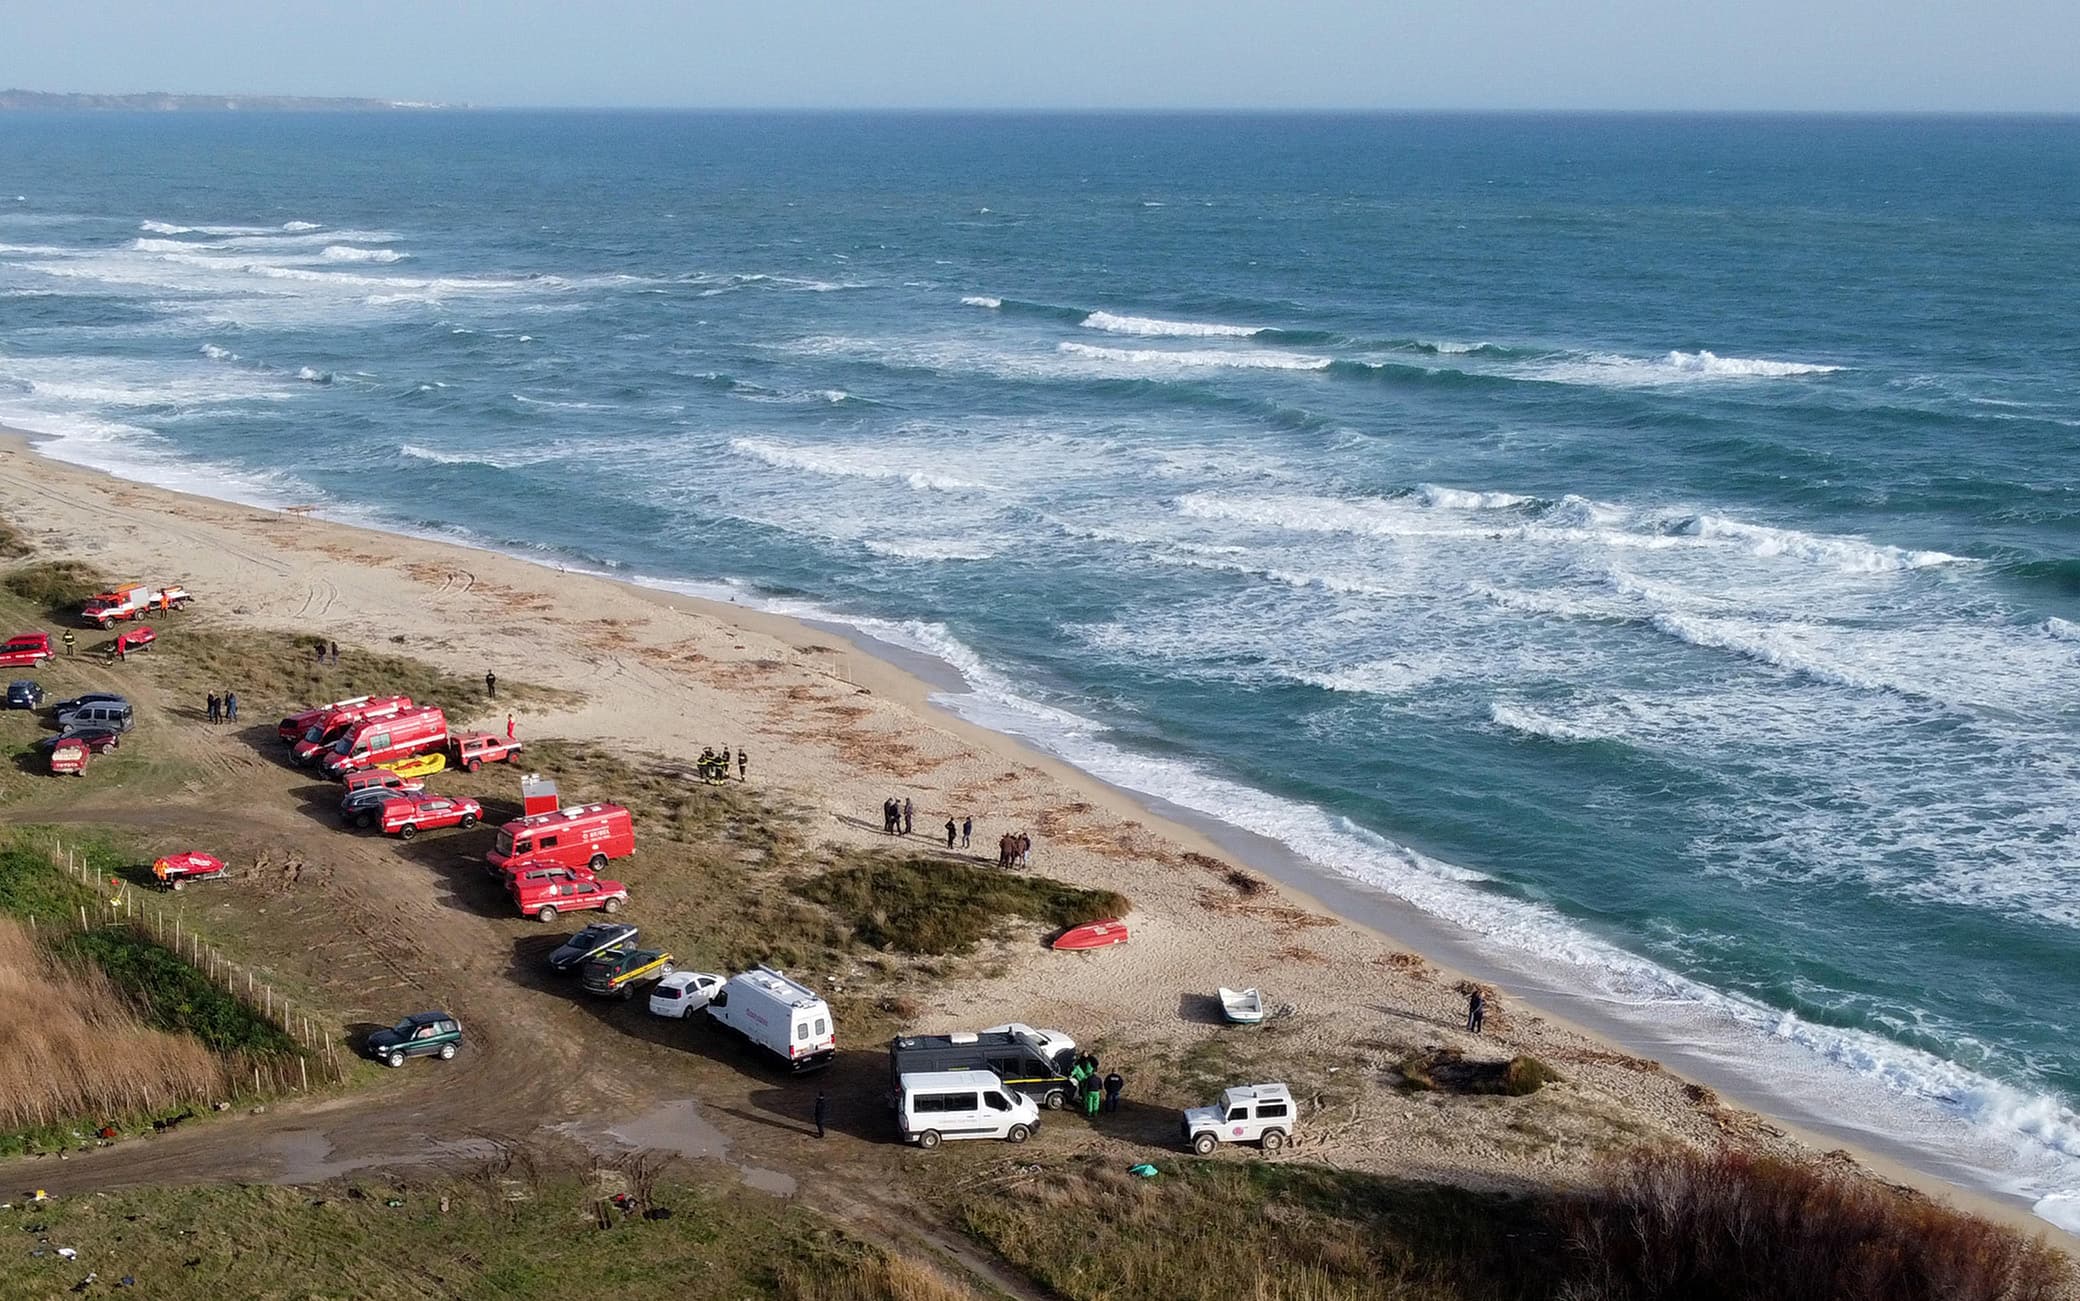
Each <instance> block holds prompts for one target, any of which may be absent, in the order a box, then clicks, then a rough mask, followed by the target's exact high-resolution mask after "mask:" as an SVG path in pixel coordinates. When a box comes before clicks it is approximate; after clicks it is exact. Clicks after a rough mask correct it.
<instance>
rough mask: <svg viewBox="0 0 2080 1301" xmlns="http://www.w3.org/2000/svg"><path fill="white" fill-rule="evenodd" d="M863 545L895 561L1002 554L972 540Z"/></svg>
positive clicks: (892, 540) (876, 540)
mask: <svg viewBox="0 0 2080 1301" xmlns="http://www.w3.org/2000/svg"><path fill="white" fill-rule="evenodd" d="M860 545H861V546H863V547H865V548H866V549H867V550H869V551H871V552H873V553H874V554H875V555H877V556H887V557H889V558H891V559H894V560H931V561H938V560H989V559H991V558H993V557H995V556H996V555H998V554H999V553H998V551H997V550H996V549H995V548H994V547H989V546H984V545H982V544H981V543H978V542H976V541H975V540H974V539H972V538H886V539H883V538H867V539H866V540H864V541H863V542H861V543H860Z"/></svg>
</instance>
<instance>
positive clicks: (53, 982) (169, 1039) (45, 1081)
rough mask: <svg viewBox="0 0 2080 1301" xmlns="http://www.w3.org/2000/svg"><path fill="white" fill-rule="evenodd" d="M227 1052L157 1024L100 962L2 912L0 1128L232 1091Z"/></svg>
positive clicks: (161, 1106) (113, 1113) (169, 1104)
mask: <svg viewBox="0 0 2080 1301" xmlns="http://www.w3.org/2000/svg"><path fill="white" fill-rule="evenodd" d="M225 1071H226V1067H225V1064H224V1062H223V1060H222V1059H220V1058H218V1057H217V1056H216V1055H215V1054H213V1053H212V1052H210V1050H209V1049H208V1048H206V1047H204V1046H203V1045H202V1043H201V1042H199V1041H198V1040H195V1039H193V1038H189V1037H187V1036H185V1035H175V1034H167V1033H165V1032H163V1031H159V1030H154V1029H151V1028H150V1027H149V1026H147V1025H145V1024H144V1022H143V1021H142V1020H140V1019H139V1018H138V1017H137V1016H136V1015H135V1014H133V1013H132V1012H131V1010H130V1003H129V1000H128V999H126V998H125V997H124V996H123V994H122V992H121V991H120V990H119V989H117V988H116V986H115V984H114V982H112V981H111V980H109V978H108V977H107V976H105V975H103V974H102V973H101V972H100V971H99V970H98V969H96V968H94V967H92V966H87V965H74V964H70V963H65V962H61V961H59V960H57V959H55V958H53V957H52V956H51V955H49V954H48V953H46V952H45V951H44V950H43V949H42V948H41V947H40V946H39V945H38V944H37V942H36V940H35V939H34V938H33V937H32V936H31V934H30V932H29V930H28V928H27V927H25V926H23V925H22V924H21V923H20V922H17V921H14V920H13V919H11V918H0V1127H4V1128H7V1129H27V1128H31V1127H35V1126H42V1125H48V1124H53V1123H56V1122H58V1121H61V1120H65V1119H68V1118H72V1117H80V1116H107V1117H111V1118H113V1117H117V1116H123V1115H129V1114H132V1113H137V1112H145V1111H153V1110H172V1109H175V1108H178V1107H180V1106H182V1105H184V1104H189V1103H197V1104H199V1103H205V1102H208V1101H209V1100H211V1099H213V1098H216V1097H221V1096H224V1095H225V1094H227V1093H229V1092H230V1088H229V1082H228V1081H227V1079H226V1076H225Z"/></svg>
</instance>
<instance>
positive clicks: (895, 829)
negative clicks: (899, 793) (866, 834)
mask: <svg viewBox="0 0 2080 1301" xmlns="http://www.w3.org/2000/svg"><path fill="white" fill-rule="evenodd" d="M916 814H917V811H916V810H915V809H913V808H912V807H911V806H910V801H909V800H908V799H907V798H905V799H902V800H898V799H897V798H896V797H895V796H893V795H891V796H889V797H888V798H887V799H885V800H883V801H881V829H882V831H884V832H886V833H887V834H889V835H891V836H907V835H909V834H910V828H911V826H912V824H913V820H914V819H915V817H916Z"/></svg>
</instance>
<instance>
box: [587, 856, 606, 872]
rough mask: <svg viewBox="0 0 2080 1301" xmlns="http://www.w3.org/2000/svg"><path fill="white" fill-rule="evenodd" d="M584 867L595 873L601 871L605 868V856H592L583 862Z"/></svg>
mask: <svg viewBox="0 0 2080 1301" xmlns="http://www.w3.org/2000/svg"><path fill="white" fill-rule="evenodd" d="M585 866H586V867H588V868H591V869H592V870H593V871H595V872H599V871H603V870H604V869H605V868H606V866H607V856H606V855H605V854H594V855H593V856H592V857H591V858H589V859H587V860H586V861H585Z"/></svg>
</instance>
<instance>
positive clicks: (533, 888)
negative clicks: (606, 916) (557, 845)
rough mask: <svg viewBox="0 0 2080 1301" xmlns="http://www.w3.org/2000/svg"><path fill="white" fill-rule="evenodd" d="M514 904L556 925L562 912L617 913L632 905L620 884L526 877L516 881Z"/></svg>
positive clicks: (537, 918) (527, 912)
mask: <svg viewBox="0 0 2080 1301" xmlns="http://www.w3.org/2000/svg"><path fill="white" fill-rule="evenodd" d="M512 894H513V902H514V903H515V904H516V905H518V906H519V909H520V912H521V913H522V915H524V916H528V917H532V918H534V919H535V920H536V921H544V922H553V921H555V920H556V915H557V914H558V913H567V912H578V911H580V910H582V909H586V908H598V909H600V910H601V911H602V912H610V913H611V912H617V911H619V910H620V908H621V905H622V904H624V903H627V902H628V887H627V886H625V885H623V884H621V882H619V881H601V880H598V879H595V878H589V877H577V878H573V879H562V878H552V879H549V880H540V879H535V878H531V877H530V876H528V875H525V874H522V875H517V876H515V877H513V878H512Z"/></svg>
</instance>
